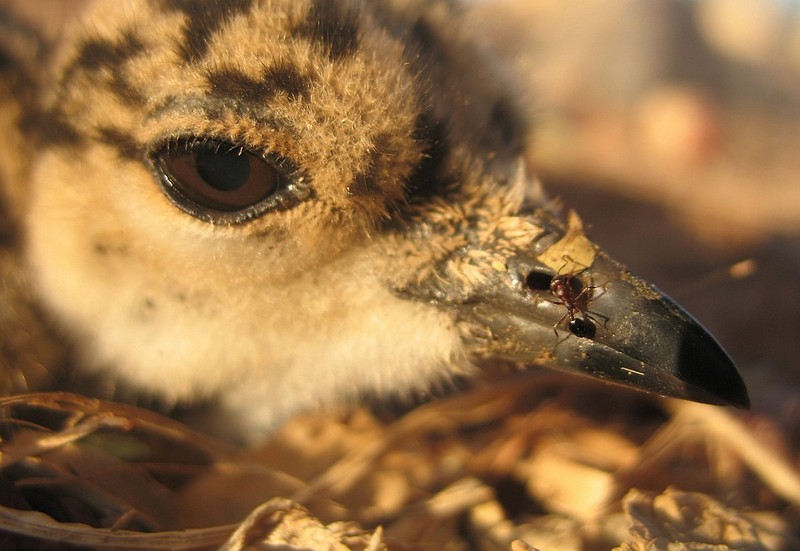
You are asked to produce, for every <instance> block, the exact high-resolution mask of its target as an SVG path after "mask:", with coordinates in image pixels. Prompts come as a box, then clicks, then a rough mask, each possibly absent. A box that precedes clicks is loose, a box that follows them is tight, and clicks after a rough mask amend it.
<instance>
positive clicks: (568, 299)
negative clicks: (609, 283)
mask: <svg viewBox="0 0 800 551" xmlns="http://www.w3.org/2000/svg"><path fill="white" fill-rule="evenodd" d="M589 278H590V279H589V285H586V286H584V285H583V283H582V282H581V280H580V278H578V277H576V276H575V274H557V275H556V276H554V277H553V279H552V280H551V281H550V292H551V293H553V295H554V296H555V297H556V298H557V299H558V300H559V302H557V303H555V304H563V305H564V307H565V308H566V309H567V313H566V314H564V315H563V316H561V319H560V320H558V322H556V324H555V325H554V326H553V332H555V334H556V336H558V331H557V330H556V327H558V326H559V325H560V324H561V322H562V321H564V319H565V318H569V323H568V324H567V327H568V328H569V330H570V332H571V333H572V334H573V335H575V336H577V337H584V338H587V339H591V338H593V337H594V334H595V331H596V328H595V326H594V323H597V322H598V321H597V319H596V318H595V317H594V316H597V317H600V318H603V325H605V323H606V322H608V318H606V317H605V316H603V315H602V314H598V313H597V312H591V311H590V310H589V303H591V302H592V299H593V296H592V295H593V292H594V290H595V289H597V286H595V285H594V282H593V281H592V280H591V275H590V276H589ZM592 322H594V323H592Z"/></svg>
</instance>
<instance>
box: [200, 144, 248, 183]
mask: <svg viewBox="0 0 800 551" xmlns="http://www.w3.org/2000/svg"><path fill="white" fill-rule="evenodd" d="M195 163H196V166H197V173H198V174H199V175H200V176H201V177H202V178H203V180H204V181H205V183H206V184H208V185H209V186H211V187H213V188H214V189H218V190H219V191H236V190H237V189H239V188H241V187H242V186H244V185H245V184H246V183H247V179H248V178H249V177H250V161H249V160H248V159H247V156H246V155H240V154H239V153H238V152H236V151H228V152H226V153H221V152H216V151H199V152H197V153H196V154H195Z"/></svg>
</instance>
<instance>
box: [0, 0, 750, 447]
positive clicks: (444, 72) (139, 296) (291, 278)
mask: <svg viewBox="0 0 800 551" xmlns="http://www.w3.org/2000/svg"><path fill="white" fill-rule="evenodd" d="M458 18H459V10H458V8H455V7H453V6H451V3H450V2H444V1H437V2H416V1H405V2H403V1H399V0H397V1H394V0H391V1H390V0H386V1H381V2H355V1H353V2H334V1H332V0H304V1H294V0H292V1H290V0H271V1H269V0H228V1H225V2H218V1H210V0H193V1H190V0H129V1H125V2H116V1H115V2H110V1H105V2H104V1H99V2H94V3H93V6H92V8H91V9H90V10H89V13H88V14H87V16H86V18H85V19H84V20H83V22H82V23H81V24H79V25H76V26H74V27H73V28H71V29H70V30H69V31H68V32H67V33H66V35H65V37H64V38H63V39H62V40H61V41H60V42H59V43H58V46H57V47H56V48H55V49H54V53H53V55H52V56H51V61H50V62H49V65H48V67H49V68H48V72H47V73H46V74H44V75H38V74H35V75H32V76H30V77H29V78H28V79H27V81H26V83H27V84H26V85H25V86H23V84H19V85H12V86H11V87H10V89H8V90H6V91H5V92H6V93H5V98H6V102H5V104H6V107H5V112H6V113H7V114H9V116H8V117H7V118H6V122H4V125H5V126H6V127H8V128H9V132H13V134H14V135H15V136H17V139H16V140H15V141H13V142H12V144H11V145H10V146H9V147H8V148H7V153H8V152H10V154H8V155H7V156H8V157H9V159H4V161H3V167H2V168H3V185H4V189H5V195H6V203H7V205H8V206H9V207H10V209H11V211H12V212H13V218H14V219H15V220H17V221H18V223H17V224H16V225H17V226H18V228H17V230H14V231H20V232H21V233H20V235H22V236H23V237H22V240H20V241H18V242H14V243H12V241H14V240H13V239H10V240H7V241H8V246H7V247H6V249H5V251H6V252H5V253H4V254H6V255H7V256H8V257H9V258H11V257H12V256H13V257H14V259H15V260H13V262H18V261H17V260H16V259H17V258H18V257H19V255H23V256H24V258H25V262H26V271H25V274H24V275H25V277H29V278H30V280H31V282H32V286H33V288H34V289H35V295H36V300H35V303H37V304H40V305H41V307H42V308H43V309H44V310H45V311H46V312H47V313H48V314H47V315H48V316H49V317H51V319H53V320H55V322H56V323H57V324H58V326H59V327H60V328H61V330H62V331H63V332H64V334H65V335H66V336H67V342H69V343H70V347H71V348H72V350H71V358H72V360H71V364H72V365H75V366H76V367H77V368H79V369H80V370H83V371H86V372H91V371H98V372H102V373H106V374H110V377H111V378H112V379H113V380H115V381H118V382H119V383H120V384H122V385H125V386H127V387H129V388H134V389H137V390H138V391H140V392H144V393H147V394H150V395H155V396H159V397H161V398H164V399H165V400H167V401H168V402H169V403H194V402H201V401H207V400H218V401H219V402H220V403H221V405H222V407H223V408H224V409H226V410H228V411H232V412H234V413H235V415H236V416H237V418H238V419H239V420H240V426H241V427H242V430H243V431H246V432H248V433H252V431H251V429H255V431H256V433H259V432H261V431H263V430H266V429H269V428H270V427H273V426H275V424H276V423H279V422H280V421H282V420H284V419H285V418H286V417H287V416H289V415H292V414H293V413H295V412H297V411H300V410H304V409H308V408H312V407H317V406H321V405H328V404H334V403H339V402H342V401H345V400H351V399H354V398H357V397H359V396H361V395H363V394H376V393H377V394H386V393H399V394H400V395H403V394H408V393H412V392H417V391H424V390H425V389H426V388H429V387H430V386H431V385H432V384H435V383H436V382H437V381H445V380H448V379H450V378H452V377H453V376H456V375H461V374H468V373H471V372H472V371H473V370H474V367H473V364H472V360H473V359H474V358H475V357H477V356H490V357H493V356H500V357H505V358H510V359H513V360H515V361H521V362H531V361H535V362H538V363H542V364H545V365H551V366H554V367H561V368H565V369H571V370H577V371H584V372H587V373H589V374H592V375H596V376H604V377H609V378H611V379H613V380H617V381H618V382H622V383H624V384H629V385H632V386H638V387H643V388H647V389H649V390H655V391H658V392H662V393H665V394H671V395H680V396H684V397H692V398H695V399H703V400H712V401H721V402H730V403H734V404H737V405H743V404H744V403H745V402H746V394H744V389H743V387H742V386H741V381H740V379H738V375H736V373H735V370H734V369H733V367H732V365H730V362H729V360H727V358H726V357H725V356H724V353H723V352H722V351H721V350H719V349H718V347H717V345H716V344H715V343H713V340H711V339H710V337H708V336H707V335H706V334H705V333H704V332H702V330H701V329H699V327H698V328H697V330H695V329H694V325H692V324H694V322H693V321H692V320H691V319H690V318H688V316H686V315H685V314H684V313H682V312H681V311H680V310H678V309H677V307H675V306H674V305H673V304H672V303H669V302H666V299H664V298H663V297H662V296H661V295H660V294H659V293H657V292H656V291H655V290H654V289H652V288H650V287H647V286H646V285H644V284H642V283H641V282H639V281H638V280H636V279H635V278H633V277H632V276H630V275H629V274H627V273H626V272H624V270H622V268H621V267H619V266H618V265H616V264H613V263H612V262H611V261H609V260H608V259H607V258H606V257H605V255H603V254H602V252H601V251H599V250H598V249H597V248H596V247H595V246H594V245H592V244H591V243H590V242H589V241H588V240H587V239H586V237H585V235H584V234H583V230H582V227H581V226H580V222H579V220H578V219H577V217H575V216H573V217H572V218H571V221H570V224H569V228H568V231H567V233H566V234H565V233H564V232H565V228H564V227H563V226H562V224H561V223H560V222H559V221H558V220H557V219H556V217H555V215H554V214H553V213H552V212H551V211H550V210H549V209H548V208H547V205H546V204H545V202H544V200H543V198H542V196H541V192H540V190H539V189H538V186H537V185H536V184H535V182H534V180H533V179H532V178H531V177H530V176H529V175H527V174H526V170H525V168H524V164H523V162H522V160H521V154H522V152H523V151H524V148H525V143H526V140H527V139H528V136H529V128H528V125H527V123H526V120H525V117H524V116H523V114H522V113H521V111H520V110H519V109H518V108H517V106H516V101H515V94H514V91H513V90H514V88H513V85H512V84H511V83H509V82H507V81H506V80H504V77H502V76H501V74H502V70H499V69H497V67H496V64H495V62H494V61H491V60H490V59H488V58H487V54H486V52H484V51H483V50H482V49H481V47H480V46H479V45H476V44H474V43H473V42H471V41H470V40H469V38H468V37H465V36H463V35H462V34H461V32H460V30H459V29H460V28H461V25H459V23H458V21H459V19H458ZM12 51H13V50H12ZM17 61H18V60H17ZM17 65H18V67H17V68H15V59H14V58H13V56H12V57H11V58H10V61H9V64H8V67H7V71H8V73H9V74H14V75H17V74H19V75H23V76H24V75H25V74H26V73H25V72H24V71H23V69H24V65H25V64H24V63H18V64H17ZM21 71H22V72H21ZM19 78H23V77H22V76H21V77H19ZM20 82H21V81H20ZM23 100H24V101H23ZM33 144H35V145H33ZM12 233H13V232H12ZM11 251H14V252H15V253H18V254H11ZM9 262H11V261H9ZM9 262H6V264H7V265H11V264H10V263H9ZM564 270H568V271H569V273H570V274H573V273H574V275H575V276H576V277H578V276H579V275H580V274H581V273H582V272H586V273H587V275H588V274H589V273H592V274H595V273H602V274H603V275H604V278H605V280H606V281H609V284H608V288H607V289H606V292H605V293H604V296H601V297H597V300H596V301H595V302H594V303H593V309H597V310H598V312H599V313H600V314H602V316H603V317H604V318H605V317H607V318H608V323H607V324H606V325H604V326H603V327H599V328H597V332H598V337H597V339H595V338H591V339H590V338H586V337H585V336H584V335H571V334H570V333H569V331H567V330H566V328H565V327H561V326H559V319H560V318H561V319H563V304H561V305H559V304H558V303H557V302H556V301H555V300H553V297H552V295H551V294H550V291H549V287H546V288H545V287H542V288H538V287H537V286H536V285H535V284H532V283H531V282H533V281H535V280H536V278H535V277H533V278H531V277H530V274H540V275H543V276H545V277H552V276H553V275H556V274H557V273H561V272H564ZM15 272H16V273H21V271H20V270H18V269H15ZM4 277H5V278H6V280H7V281H11V280H12V279H13V277H9V276H4ZM14 277H16V276H14ZM595 279H597V276H595ZM612 279H613V281H612ZM587 281H588V280H587ZM617 286H619V290H617ZM23 287H24V286H22V285H21V286H19V291H13V292H12V293H10V294H11V295H13V297H12V298H11V299H9V298H4V299H3V300H4V301H11V300H19V299H18V297H20V296H24V291H23V290H22V289H23ZM606 295H607V296H606ZM620 296H621V297H623V302H624V304H625V306H619V305H618V304H617V303H615V302H614V300H616V298H615V297H620ZM632 301H633V302H636V301H639V302H636V304H634V303H633V302H632ZM22 302H24V303H25V304H30V303H31V302H34V301H32V300H31V299H29V298H25V300H23V301H22ZM604 303H605V306H604ZM640 303H641V304H640ZM641 305H645V306H646V308H650V307H651V306H652V307H653V308H657V309H659V310H658V312H668V315H667V314H665V315H667V317H668V318H669V319H670V320H673V317H674V320H673V321H674V324H673V325H669V324H668V325H669V326H667V325H665V326H658V324H659V323H662V322H661V321H658V322H657V323H656V325H654V326H653V328H651V327H650V326H649V325H648V324H649V323H650V318H647V317H640V316H645V314H646V313H645V312H642V313H639V312H637V311H636V308H638V307H639V306H641ZM604 307H605V308H606V310H605V311H603V310H602V309H603V308H604ZM617 308H619V310H617ZM631 308H633V309H634V310H633V317H632V316H631V315H629V314H630V313H631V312H629V310H630V309H631ZM662 318H663V316H662V314H658V315H656V316H655V317H654V318H653V319H658V320H662ZM27 323H28V322H23V324H27ZM654 323H655V322H654ZM554 326H559V327H556V328H557V335H556V336H558V334H562V335H563V337H560V338H554V336H553V328H554ZM690 326H691V328H692V329H691V331H689V332H690V333H691V334H692V335H694V336H693V337H692V339H694V340H692V343H693V344H692V345H691V347H690V348H692V349H693V350H694V349H695V348H697V347H698V346H700V345H697V346H695V344H697V343H702V347H708V350H707V351H706V352H702V353H700V355H701V362H705V361H706V360H709V362H706V363H718V364H719V365H720V366H721V367H719V368H714V369H712V371H714V373H724V375H725V376H726V377H732V381H733V382H732V383H730V385H728V384H727V383H725V384H723V385H722V386H723V387H724V388H723V389H719V388H716V387H714V386H713V385H712V384H711V383H709V380H710V378H712V377H711V375H707V374H702V373H701V374H700V375H697V376H695V375H691V376H688V377H687V376H686V375H685V374H683V373H682V371H681V370H680V369H676V368H675V367H674V366H673V365H672V364H671V363H670V362H673V363H675V362H674V361H673V356H675V357H678V356H680V357H681V358H683V356H682V354H683V352H678V351H676V352H675V353H674V354H672V353H665V354H664V358H665V361H666V364H665V365H664V366H661V365H658V363H659V361H660V360H661V359H662V358H661V356H658V358H654V359H653V360H652V361H651V359H650V356H648V355H647V354H648V352H646V351H645V352H642V353H641V354H640V353H638V352H636V351H635V350H634V348H635V347H640V348H641V347H644V348H646V347H647V346H648V345H647V344H646V343H645V341H644V340H641V339H640V340H637V338H633V337H631V335H633V334H635V333H636V331H639V330H642V331H645V332H651V333H652V332H653V331H655V330H656V329H657V330H658V331H662V330H663V331H664V332H665V333H667V334H668V337H667V340H668V341H669V343H668V347H669V346H672V347H681V346H683V348H685V346H684V345H681V344H680V342H679V341H681V340H682V335H684V334H685V331H686V330H687V329H686V328H687V327H690ZM534 327H535V328H537V330H536V331H533V328H534ZM541 328H545V330H546V331H545V332H542V331H539V330H538V329H541ZM651 329H652V331H651ZM693 331H694V332H693ZM697 331H699V333H698V332H697ZM670 332H672V333H674V335H673V334H672V333H670ZM545 333H546V334H547V337H546V338H545V337H544V336H543V335H544V334H545ZM650 336H652V335H650ZM617 338H619V339H622V341H624V342H625V343H633V344H630V346H631V347H633V348H631V349H628V348H625V347H624V346H623V347H622V349H620V350H622V352H619V353H622V354H624V357H625V358H626V360H625V361H628V360H630V361H631V362H632V363H631V365H632V366H633V367H630V368H629V367H627V364H625V363H624V362H623V364H622V367H621V368H620V367H618V366H617V367H615V362H616V361H617V360H616V359H614V358H616V356H614V358H612V357H611V356H610V355H609V354H611V353H612V352H613V353H614V354H616V353H618V352H617V348H615V346H616V345H615V344H614V342H616V341H615V339H617ZM604 339H605V340H604ZM8 340H9V339H8V338H7V337H4V342H5V341H8ZM35 340H38V337H37V339H35ZM606 341H607V342H606ZM612 341H613V342H612ZM695 341H697V343H695ZM609 343H611V344H609ZM4 346H7V345H5V344H4ZM597 346H602V347H604V348H603V352H602V353H596V352H595V347H597ZM609 346H610V347H611V348H610V350H611V351H612V352H608V351H607V350H606V349H607V348H608V347H609ZM625 346H628V344H625ZM670 350H671V349H670ZM703 350H706V348H703ZM658 354H661V352H658ZM704 354H705V356H703V355H704ZM6 356H7V355H6ZM6 361H7V360H6ZM692 361H694V360H692ZM47 362H48V363H50V362H54V360H52V359H49V360H47ZM681 362H683V360H681V361H679V362H677V363H678V364H680V366H679V367H681V369H683V368H684V367H685V365H684V363H685V362H684V363H681ZM11 363H13V362H11ZM640 364H641V369H640V367H639V366H640ZM676 365H677V364H676ZM604 366H608V369H617V371H616V372H612V373H609V374H603V371H604V370H605V369H606V367H604ZM7 369H13V366H11V367H10V368H9V367H7ZM704 369H705V368H704ZM625 370H627V371H625ZM719 370H722V371H719ZM629 372H630V373H634V375H631V374H630V373H629ZM662 372H664V373H666V374H664V373H662ZM640 378H641V380H640ZM695 387H696V388H695ZM18 388H19V387H15V389H18ZM698 388H699V389H700V390H697V389H698ZM693 389H694V390H693ZM237 410H241V411H238V412H237Z"/></svg>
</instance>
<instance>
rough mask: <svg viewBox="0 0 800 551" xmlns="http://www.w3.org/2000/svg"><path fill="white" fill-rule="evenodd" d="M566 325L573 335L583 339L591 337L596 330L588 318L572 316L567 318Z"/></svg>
mask: <svg viewBox="0 0 800 551" xmlns="http://www.w3.org/2000/svg"><path fill="white" fill-rule="evenodd" d="M567 325H568V327H569V330H570V332H571V333H572V334H573V335H575V336H576V337H582V338H584V339H593V338H594V335H595V333H596V332H597V328H596V327H595V326H594V324H593V323H592V322H591V321H589V320H588V319H583V318H574V319H571V320H569V324H567Z"/></svg>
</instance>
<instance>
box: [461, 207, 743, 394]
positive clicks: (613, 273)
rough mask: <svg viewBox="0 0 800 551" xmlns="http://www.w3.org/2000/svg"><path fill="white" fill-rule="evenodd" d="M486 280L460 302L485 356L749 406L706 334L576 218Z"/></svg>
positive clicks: (733, 373)
mask: <svg viewBox="0 0 800 551" xmlns="http://www.w3.org/2000/svg"><path fill="white" fill-rule="evenodd" d="M489 279H490V280H492V281H491V282H489V283H488V284H487V285H485V286H481V288H479V289H477V292H476V293H475V294H473V296H472V297H470V300H469V301H467V302H465V303H463V304H460V305H458V306H457V307H456V308H457V311H458V317H459V318H461V321H463V322H467V323H468V326H470V327H474V328H480V329H479V330H476V331H475V332H474V333H475V344H476V349H477V351H478V353H480V354H481V355H488V356H494V357H498V356H499V357H504V358H507V359H510V360H513V361H516V362H521V363H535V364H539V365H543V366H545V367H550V368H553V369H557V370H561V371H567V372H571V373H577V374H582V375H587V376H590V377H594V378H597V379H603V380H605V381H608V382H612V383H616V384H621V385H624V386H628V387H632V388H636V389H641V390H646V391H650V392H654V393H656V394H660V395H662V396H669V397H674V398H683V399H687V400H693V401H696V402H703V403H708V404H718V405H731V406H735V407H737V408H749V406H750V399H749V397H748V395H747V389H746V387H745V384H744V382H743V380H742V378H741V376H740V375H739V373H738V372H737V370H736V367H735V366H734V364H733V362H732V361H731V359H730V357H729V356H728V354H727V353H726V352H725V351H724V350H723V349H722V347H721V346H720V345H719V344H718V343H717V342H716V341H715V340H714V338H713V337H712V336H711V335H710V334H709V333H708V331H706V330H705V329H704V328H703V327H702V326H701V325H700V324H699V323H698V322H697V321H696V320H695V319H694V318H692V317H691V316H690V315H689V314H688V313H687V312H686V311H684V310H683V309H682V308H681V307H680V306H678V305H677V304H675V303H674V302H673V301H672V300H671V299H670V298H669V297H667V296H666V295H665V294H663V293H662V292H661V291H659V290H658V289H656V288H655V287H653V286H652V285H649V284H648V283H646V282H644V281H642V280H640V279H638V278H636V277H635V276H633V275H631V274H630V273H629V272H627V271H626V270H625V268H623V267H622V266H621V265H619V264H617V263H616V262H614V261H613V260H611V259H610V258H608V257H607V256H606V255H605V254H604V253H602V252H601V251H599V250H598V249H597V247H596V246H595V245H594V244H592V243H591V242H590V241H588V239H586V237H585V235H584V234H583V230H582V226H581V225H580V221H579V220H578V218H577V216H575V215H574V214H571V215H570V221H569V225H568V228H567V230H566V232H563V230H561V229H558V230H556V231H555V232H547V231H545V232H544V235H543V236H542V237H541V238H539V239H537V241H536V243H535V244H534V246H533V247H532V248H531V250H529V251H525V252H515V253H514V254H513V255H512V256H511V257H507V262H506V263H505V270H500V271H496V272H495V274H494V276H493V277H492V278H489ZM554 281H555V282H556V283H555V284H554V283H553V282H554ZM487 329H488V331H487Z"/></svg>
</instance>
